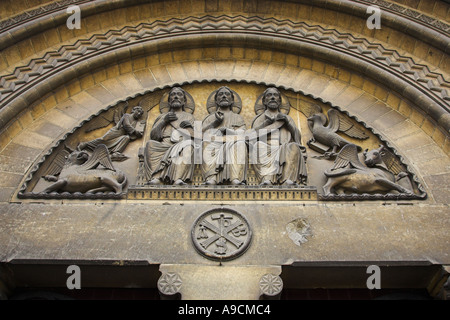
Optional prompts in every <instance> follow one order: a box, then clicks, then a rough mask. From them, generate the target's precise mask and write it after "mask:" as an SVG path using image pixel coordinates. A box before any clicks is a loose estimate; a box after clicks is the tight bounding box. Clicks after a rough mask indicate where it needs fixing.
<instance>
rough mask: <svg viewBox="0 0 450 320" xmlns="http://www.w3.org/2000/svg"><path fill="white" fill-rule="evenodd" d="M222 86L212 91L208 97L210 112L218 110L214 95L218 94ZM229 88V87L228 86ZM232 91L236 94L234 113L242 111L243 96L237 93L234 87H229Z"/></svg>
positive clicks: (207, 103) (207, 104)
mask: <svg viewBox="0 0 450 320" xmlns="http://www.w3.org/2000/svg"><path fill="white" fill-rule="evenodd" d="M221 88H222V87H220V88H218V89H217V90H214V91H213V92H211V94H210V95H209V97H208V100H207V101H206V109H207V110H208V113H209V114H211V113H213V112H215V111H216V110H217V106H216V101H215V100H214V96H215V95H216V92H217V91H218V90H219V89H221ZM227 88H228V87H227ZM228 89H229V90H230V91H231V92H233V95H234V103H233V106H232V110H233V112H234V113H240V112H241V109H242V100H241V97H240V96H239V95H238V94H237V92H236V91H234V90H233V89H230V88H228Z"/></svg>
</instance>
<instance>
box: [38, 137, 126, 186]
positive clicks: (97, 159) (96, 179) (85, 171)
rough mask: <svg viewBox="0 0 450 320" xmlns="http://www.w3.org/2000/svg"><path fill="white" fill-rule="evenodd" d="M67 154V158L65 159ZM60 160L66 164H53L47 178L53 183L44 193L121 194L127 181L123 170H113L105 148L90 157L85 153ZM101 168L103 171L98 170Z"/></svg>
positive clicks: (97, 148)
mask: <svg viewBox="0 0 450 320" xmlns="http://www.w3.org/2000/svg"><path fill="white" fill-rule="evenodd" d="M65 154H67V155H66V156H65ZM59 157H64V158H65V159H66V160H65V162H64V164H63V166H62V167H59V166H58V163H59V164H61V163H62V161H54V162H53V168H52V169H51V170H50V171H48V172H47V173H50V172H51V173H52V174H48V175H46V176H45V177H44V178H45V180H47V181H52V182H54V183H53V184H51V185H50V186H48V187H47V188H46V189H45V190H44V191H43V192H44V193H50V192H64V191H66V192H72V193H73V192H81V193H96V192H106V191H114V192H115V193H122V191H123V188H124V187H125V185H126V183H127V177H126V176H125V174H124V173H123V172H121V171H120V170H116V169H114V166H113V164H112V162H111V158H110V156H109V152H108V149H107V148H106V146H105V145H104V144H100V145H98V146H97V147H96V148H95V150H94V152H93V153H92V155H91V156H89V154H88V153H87V152H86V151H79V150H75V151H72V152H71V153H70V154H69V153H68V152H67V151H66V153H64V152H63V153H61V154H60V155H59ZM100 165H102V167H99V166H100Z"/></svg>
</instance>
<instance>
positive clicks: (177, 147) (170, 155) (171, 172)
mask: <svg viewBox="0 0 450 320" xmlns="http://www.w3.org/2000/svg"><path fill="white" fill-rule="evenodd" d="M166 114H167V113H164V114H161V115H160V116H159V117H158V118H156V120H155V123H154V124H153V127H152V134H151V136H152V137H153V139H152V140H149V141H148V142H147V144H146V146H145V149H144V165H145V169H146V176H147V179H148V180H152V179H155V178H158V179H160V180H161V181H163V182H165V183H168V184H172V183H173V182H174V181H176V180H178V179H181V180H183V181H184V182H186V181H190V180H192V175H193V173H194V162H193V152H194V148H193V141H192V139H190V137H193V136H194V133H193V130H192V128H189V129H181V126H180V124H181V122H183V121H188V122H190V123H191V125H192V127H193V126H194V116H193V115H192V114H190V113H188V112H184V111H181V112H176V113H175V114H176V116H177V118H178V119H177V120H175V121H171V122H170V123H168V124H166V125H165V126H164V127H163V128H162V130H160V131H159V130H155V129H156V128H158V126H159V125H161V123H160V122H161V121H163V118H164V117H165V115H166ZM181 132H184V133H185V134H189V135H190V137H186V136H183V135H182V134H181Z"/></svg>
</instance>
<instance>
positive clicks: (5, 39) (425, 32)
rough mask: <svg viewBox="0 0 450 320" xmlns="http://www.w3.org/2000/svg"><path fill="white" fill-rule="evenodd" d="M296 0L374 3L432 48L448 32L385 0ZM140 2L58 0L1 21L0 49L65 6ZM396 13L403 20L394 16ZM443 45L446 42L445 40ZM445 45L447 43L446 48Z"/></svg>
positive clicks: (56, 21)
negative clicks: (417, 33)
mask: <svg viewBox="0 0 450 320" xmlns="http://www.w3.org/2000/svg"><path fill="white" fill-rule="evenodd" d="M297 2H298V3H304V4H308V5H312V6H317V7H322V8H325V9H330V10H335V11H337V12H345V13H348V14H352V15H355V16H359V17H361V18H366V17H367V14H366V8H367V6H370V5H377V6H379V7H380V8H381V9H382V10H383V12H384V17H385V18H387V19H386V22H387V25H388V26H390V27H393V28H396V29H398V30H399V31H401V32H405V30H406V32H416V31H418V32H419V33H420V34H421V40H422V41H425V42H427V43H429V44H430V45H433V46H435V47H439V46H440V45H439V43H440V42H441V41H442V40H445V39H444V38H445V37H448V35H449V32H450V24H448V23H446V22H444V21H442V20H439V19H436V18H435V17H431V16H429V15H426V14H424V13H423V12H420V11H417V10H414V9H412V8H409V7H405V6H401V5H398V4H396V3H392V2H389V1H385V0H351V1H344V0H334V1H327V0H316V1H314V3H313V4H312V3H311V1H310V0H297ZM140 3H148V0H116V1H114V2H112V1H110V0H61V1H55V2H53V3H50V4H46V5H42V6H40V7H38V8H35V9H32V10H29V11H25V12H23V13H21V14H18V15H16V16H14V17H11V18H8V19H5V20H2V21H0V49H4V48H6V47H8V46H10V45H12V44H14V43H15V42H18V41H20V40H23V39H24V38H25V37H27V36H30V35H33V34H35V33H37V32H41V31H44V30H46V29H49V28H52V27H55V26H58V25H61V24H64V23H65V21H66V19H67V13H66V9H67V8H68V7H69V6H71V5H78V6H80V8H81V9H82V11H83V16H85V17H88V16H90V15H92V14H99V13H102V12H106V11H107V10H113V9H118V8H126V7H129V6H133V5H137V4H140ZM262 13H264V12H262ZM396 16H397V17H401V18H403V19H395V17H396ZM424 27H425V28H424ZM433 33H440V34H441V35H443V36H444V38H443V39H438V38H437V37H436V35H433ZM5 34H7V36H5ZM443 44H444V45H445V43H443ZM448 48H449V47H448V46H447V47H446V49H448ZM446 52H448V51H446Z"/></svg>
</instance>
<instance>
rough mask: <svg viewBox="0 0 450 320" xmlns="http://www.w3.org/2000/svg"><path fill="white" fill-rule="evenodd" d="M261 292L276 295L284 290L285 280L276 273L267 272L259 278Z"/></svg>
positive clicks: (270, 295) (271, 295)
mask: <svg viewBox="0 0 450 320" xmlns="http://www.w3.org/2000/svg"><path fill="white" fill-rule="evenodd" d="M259 288H260V289H261V294H262V295H264V296H268V297H275V296H277V295H279V294H280V293H281V291H282V290H283V280H282V279H281V278H280V277H279V276H276V275H273V274H271V273H267V274H265V275H263V276H262V277H261V280H259Z"/></svg>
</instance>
